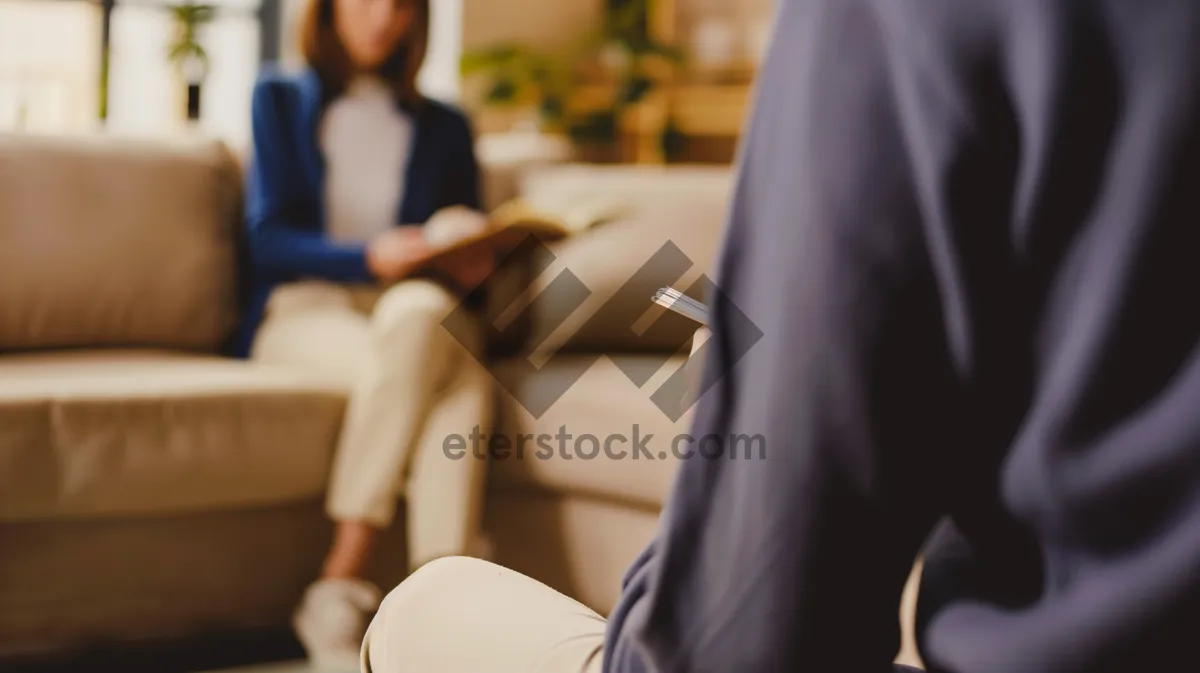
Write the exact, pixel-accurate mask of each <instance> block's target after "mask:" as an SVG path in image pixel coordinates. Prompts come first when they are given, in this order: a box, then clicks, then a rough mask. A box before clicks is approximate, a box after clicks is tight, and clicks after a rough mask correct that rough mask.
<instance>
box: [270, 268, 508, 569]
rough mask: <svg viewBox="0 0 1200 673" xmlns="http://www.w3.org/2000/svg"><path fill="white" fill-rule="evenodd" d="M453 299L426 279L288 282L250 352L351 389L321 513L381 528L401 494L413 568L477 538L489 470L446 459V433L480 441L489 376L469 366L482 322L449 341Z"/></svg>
mask: <svg viewBox="0 0 1200 673" xmlns="http://www.w3.org/2000/svg"><path fill="white" fill-rule="evenodd" d="M458 301H459V300H458V298H457V297H455V295H453V294H452V293H450V292H448V291H447V290H445V289H444V288H442V287H441V286H439V285H437V284H436V283H433V282H431V281H425V280H411V281H405V282H402V283H399V284H397V285H395V286H393V287H391V288H390V289H388V290H387V291H385V292H382V293H381V292H380V291H379V290H377V289H375V288H369V287H368V288H360V287H346V286H340V285H336V284H331V283H324V282H303V283H296V284H291V285H287V286H283V287H281V288H279V290H277V291H276V293H275V295H273V296H272V298H271V303H270V305H269V306H268V309H267V317H266V320H265V321H264V323H263V326H262V328H261V329H260V330H259V334H258V336H257V337H256V340H255V346H254V349H253V352H252V358H253V359H254V360H256V361H258V362H262V363H266V364H274V365H284V366H289V367H293V368H298V369H304V370H306V371H309V372H311V373H313V374H314V375H317V376H319V377H321V378H323V379H324V380H327V381H329V382H330V383H331V384H333V385H337V386H338V387H341V388H343V389H345V390H346V391H348V392H349V395H350V400H349V403H348V405H347V409H346V417H345V420H344V422H343V425H342V435H341V440H340V442H339V446H338V450H337V454H336V455H335V457H334V464H333V470H332V475H331V478H330V486H329V495H328V499H327V509H328V512H329V515H330V517H331V518H333V519H335V520H339V521H364V522H367V523H369V524H371V525H374V526H376V527H379V528H385V527H387V526H388V525H389V524H390V523H391V520H392V517H393V514H394V512H395V509H396V503H397V499H398V498H399V496H400V493H401V491H402V490H407V496H408V501H409V512H408V522H407V523H408V526H407V529H408V535H409V556H410V558H411V559H412V562H411V564H410V565H411V566H412V567H414V568H415V567H418V566H419V565H420V564H422V563H424V562H426V561H429V560H431V559H433V558H438V557H441V556H451V555H459V554H466V553H469V551H470V548H471V546H472V545H473V544H474V543H475V541H476V539H477V537H478V535H479V529H480V519H481V509H482V497H483V490H484V485H485V484H484V482H485V478H486V467H487V461H486V460H481V459H479V458H477V457H475V456H474V455H472V454H470V453H468V455H467V456H465V457H463V458H461V459H458V460H453V459H451V458H448V457H446V455H445V453H444V451H443V445H444V442H445V438H446V437H447V436H450V435H460V436H463V437H465V438H467V441H468V442H469V441H470V439H469V437H470V435H471V433H472V432H475V431H476V428H478V429H479V430H480V431H483V432H486V431H487V428H488V423H489V422H490V417H491V411H492V381H491V376H490V374H488V372H487V370H486V369H485V368H484V367H483V366H482V365H480V364H479V362H478V360H477V359H476V358H475V354H476V353H479V352H480V351H481V349H482V344H481V339H480V338H479V337H480V331H479V329H478V325H475V324H467V323H464V324H460V325H455V330H454V335H453V336H452V335H451V333H450V332H448V331H447V330H446V328H445V327H443V326H442V322H443V320H444V319H445V318H446V317H447V316H448V315H449V314H450V313H451V311H452V310H453V309H454V308H455V307H456V306H457V304H458ZM467 320H468V321H469V318H468V319H467ZM456 337H457V338H456ZM460 341H461V342H460ZM464 343H465V345H464ZM414 453H415V455H414ZM410 463H412V464H411V465H410ZM410 470H411V478H410V479H409V480H408V483H407V484H406V483H405V475H406V473H408V472H409V471H410ZM405 486H407V488H406V489H405Z"/></svg>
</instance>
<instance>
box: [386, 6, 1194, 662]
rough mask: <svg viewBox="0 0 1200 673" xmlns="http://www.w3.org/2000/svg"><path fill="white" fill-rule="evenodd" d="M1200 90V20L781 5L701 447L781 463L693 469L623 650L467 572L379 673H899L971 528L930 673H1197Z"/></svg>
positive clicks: (632, 591)
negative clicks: (914, 594) (913, 610)
mask: <svg viewBox="0 0 1200 673" xmlns="http://www.w3.org/2000/svg"><path fill="white" fill-rule="evenodd" d="M1198 66H1200V2H1196V0H1152V1H1151V0H1108V1H1105V0H1078V1H1071V0H781V5H780V8H779V12H778V29H777V32H776V35H775V39H774V42H773V45H772V48H771V50H770V54H769V57H768V59H767V63H766V65H765V66H764V70H763V72H762V73H761V75H760V81H759V93H758V99H757V101H756V104H755V109H754V112H753V116H752V119H751V121H750V125H749V128H748V132H747V135H746V137H745V140H744V147H743V153H742V157H741V164H740V168H739V175H738V184H737V189H736V196H735V203H734V205H733V207H732V209H731V211H730V225H729V232H728V237H727V240H726V242H725V248H724V252H723V256H722V259H721V262H720V266H719V270H718V271H719V277H718V279H717V280H718V284H719V285H720V286H721V288H722V289H723V291H724V294H720V295H719V296H716V297H712V298H711V299H712V301H713V309H714V310H713V320H714V325H713V337H712V340H711V341H710V342H709V346H706V348H708V349H709V351H710V355H709V356H708V365H709V367H708V369H707V372H708V376H709V378H710V379H716V378H717V376H716V375H717V374H720V373H723V372H730V373H729V374H728V375H726V376H725V377H723V378H720V379H719V380H718V381H717V382H716V384H715V386H714V387H713V388H712V389H711V390H710V391H709V392H708V393H707V394H706V395H704V396H703V397H702V398H701V400H700V403H699V405H698V407H697V409H696V414H695V418H696V421H695V425H694V427H693V429H692V433H691V434H692V435H693V436H695V437H707V436H711V435H715V436H717V437H724V438H729V437H731V436H755V435H761V436H763V437H765V438H766V444H767V455H766V457H765V459H758V458H757V457H747V456H746V455H745V454H744V453H743V454H742V455H734V456H731V455H726V456H724V457H719V458H716V459H707V460H706V459H702V458H698V457H697V458H693V459H691V460H687V461H684V462H683V465H682V467H681V470H680V473H679V476H678V481H677V483H676V485H675V488H674V491H673V493H672V495H671V499H670V501H669V503H668V505H667V507H666V508H665V511H664V514H663V520H662V522H661V528H660V532H659V535H658V537H657V538H656V539H655V540H654V541H653V543H652V544H651V545H650V546H649V547H648V548H647V549H646V551H645V552H644V553H643V554H642V556H641V557H640V558H639V559H638V561H637V562H636V563H635V564H634V566H633V568H632V569H631V570H630V573H629V575H628V576H627V578H626V582H625V587H624V595H623V598H622V601H621V603H620V604H619V606H618V607H617V609H616V610H615V611H614V613H613V615H612V619H611V621H610V622H609V623H608V625H607V629H606V630H605V628H604V625H603V621H602V620H601V619H600V618H599V617H598V616H597V615H595V614H594V613H591V612H590V611H588V610H587V609H586V608H583V607H582V606H580V605H578V604H576V603H574V602H573V601H570V600H569V599H567V598H566V597H564V596H561V595H558V594H555V593H554V592H552V591H550V590H549V589H546V588H545V587H543V586H541V585H539V584H537V583H536V582H533V581H532V580H529V579H528V578H524V577H520V576H516V575H515V573H511V571H506V570H504V569H503V568H498V567H496V566H490V565H488V564H484V563H483V562H472V561H469V560H463V559H456V560H451V561H445V562H439V563H435V564H431V566H432V567H430V566H427V568H426V569H422V570H421V571H419V572H418V573H417V574H416V575H414V576H413V577H412V578H411V579H409V580H408V581H406V582H405V583H403V584H401V585H400V587H399V588H397V589H396V591H394V592H393V594H392V595H391V597H390V598H389V599H388V601H386V602H385V604H384V607H383V608H382V609H381V612H380V615H379V616H377V617H376V621H375V623H374V624H373V626H372V632H371V633H369V634H368V637H367V639H366V641H365V643H364V648H363V662H364V666H363V670H364V671H371V672H373V673H408V672H409V671H412V672H414V673H423V672H424V671H433V670H436V671H439V672H441V673H473V672H474V671H476V670H480V669H479V666H480V665H486V666H487V667H488V668H489V670H494V671H505V672H507V671H512V672H513V673H516V672H517V671H520V673H530V672H531V671H536V672H538V673H566V672H567V671H571V672H572V673H574V672H575V671H584V670H586V671H588V672H589V673H593V672H594V671H597V670H598V669H600V668H601V666H602V667H603V670H604V671H606V672H607V673H649V672H655V673H697V672H700V671H705V672H709V671H711V672H712V673H777V672H778V673H792V672H798V671H814V672H818V673H832V672H835V671H836V672H838V673H868V672H872V673H874V672H881V671H885V670H890V667H891V662H892V658H893V657H894V656H895V654H896V651H897V649H898V644H899V628H898V624H897V622H898V619H897V613H898V606H899V602H900V595H901V590H902V588H903V585H904V582H905V578H906V577H907V575H908V572H909V569H910V566H911V564H912V561H913V558H914V556H915V555H916V554H917V552H918V550H919V547H920V546H921V544H922V542H923V541H924V540H925V538H926V536H927V535H928V534H929V532H930V530H931V529H932V528H933V526H934V524H935V523H936V522H937V521H938V520H939V519H940V518H941V517H943V516H946V515H949V516H950V517H952V518H953V520H954V521H955V522H956V524H957V527H958V528H959V529H960V530H961V531H962V534H963V538H964V539H965V540H966V541H967V542H968V543H969V547H970V549H971V552H972V553H971V554H970V555H968V556H967V557H965V558H963V557H959V556H956V554H957V549H958V547H957V546H941V545H938V546H936V547H935V549H936V551H935V553H933V554H932V555H931V558H929V559H928V562H927V576H926V578H925V583H924V584H923V586H922V601H923V603H924V604H925V606H927V612H929V613H931V614H927V615H925V617H926V618H924V619H922V625H923V628H922V629H921V633H920V634H919V635H920V641H921V644H922V655H923V657H924V659H925V662H926V664H927V665H928V667H929V668H930V670H932V671H939V672H942V673H1110V672H1111V673H1132V672H1139V673H1140V672H1142V671H1145V672H1146V673H1158V672H1163V671H1176V670H1191V669H1194V668H1195V666H1194V664H1191V663H1190V662H1192V661H1194V659H1195V658H1196V656H1197V648H1200V638H1197V636H1196V632H1197V629H1200V296H1198V295H1200V96H1198V92H1200V67H1198ZM739 312H744V313H745V315H746V316H747V317H748V318H749V320H750V321H751V322H752V323H753V327H751V326H748V325H747V324H746V323H745V322H744V321H741V320H739V319H738V318H737V317H736V316H737V315H738V313H739ZM759 330H761V336H762V338H761V340H759V341H755V339H756V338H757V337H758V336H759ZM742 354H744V357H740V359H739V356H740V355H742ZM735 365H736V366H735ZM693 448H695V447H693ZM705 448H707V449H708V450H710V451H711V450H712V446H711V443H710V444H709V446H707V447H705ZM727 448H730V449H731V450H733V447H727ZM468 627H470V628H468ZM468 633H469V634H471V635H469V636H464V635H462V634H468ZM602 637H603V638H604V644H603V649H602V654H603V663H602V664H601V657H600V655H601V646H600V644H599V641H600V639H601V638H602ZM463 638H470V639H472V643H473V645H474V647H470V648H466V647H462V646H461V644H460V643H459V641H460V640H462V639H463Z"/></svg>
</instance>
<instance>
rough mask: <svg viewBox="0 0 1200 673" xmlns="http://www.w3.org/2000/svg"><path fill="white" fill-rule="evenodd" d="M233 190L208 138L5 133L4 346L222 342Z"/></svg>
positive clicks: (220, 154)
mask: <svg viewBox="0 0 1200 673" xmlns="http://www.w3.org/2000/svg"><path fill="white" fill-rule="evenodd" d="M239 183H240V178H239V175H238V172H237V169H236V166H235V163H234V160H233V158H232V156H231V155H230V154H229V152H228V151H226V150H225V148H224V146H223V145H221V144H220V143H217V142H215V141H204V140H180V141H176V142H172V143H167V142H165V141H144V140H141V141H135V140H130V139H117V138H106V137H71V138H65V137H39V136H7V137H2V136H0V351H5V350H23V349H37V348H50V347H92V346H125V347H134V346H138V347H162V348H183V349H196V350H203V351H213V350H214V349H216V348H217V347H219V346H220V344H221V342H222V341H223V340H224V339H225V338H226V337H227V335H228V334H229V332H230V330H231V329H232V327H233V325H234V321H235V320H236V316H237V290H236V269H237V257H236V254H235V253H236V244H237V241H238V238H239V233H238V232H239V222H240V210H241V208H240V204H239V199H240V187H239Z"/></svg>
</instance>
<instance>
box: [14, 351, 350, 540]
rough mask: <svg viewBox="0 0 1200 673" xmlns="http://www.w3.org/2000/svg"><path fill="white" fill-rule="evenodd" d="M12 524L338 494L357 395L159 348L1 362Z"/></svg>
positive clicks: (256, 368)
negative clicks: (350, 400) (336, 470)
mask: <svg viewBox="0 0 1200 673" xmlns="http://www.w3.org/2000/svg"><path fill="white" fill-rule="evenodd" d="M0 381H3V382H4V384H3V385H2V386H0V519H3V520H10V521H11V520H32V519H47V518H79V517H101V516H116V515H147V514H160V513H168V512H186V511H196V510H205V509H212V508H219V507H233V506H246V505H257V504H276V503H283V502H289V501H296V500H300V499H303V498H311V497H314V496H316V495H319V494H321V493H322V492H324V489H325V484H326V476H327V473H328V464H329V460H330V456H331V454H332V450H333V446H334V442H335V440H336V437H337V432H338V427H339V425H340V423H341V415H342V407H343V406H344V401H343V396H342V395H341V394H340V393H338V392H336V391H333V390H330V389H328V388H326V387H322V386H321V385H319V384H316V383H310V382H308V381H307V380H305V379H303V378H300V376H299V375H296V374H293V373H291V372H285V371H278V370H272V369H267V368H264V367H262V366H260V365H254V364H250V363H246V362H241V361H233V360H223V359H219V358H213V357H204V356H185V355H176V354H166V353H157V352H151V351H112V352H99V351H97V352H79V353H57V354H39V355H8V356H2V357H0Z"/></svg>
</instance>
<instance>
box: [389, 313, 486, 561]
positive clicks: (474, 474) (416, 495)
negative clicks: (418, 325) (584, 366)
mask: <svg viewBox="0 0 1200 673" xmlns="http://www.w3.org/2000/svg"><path fill="white" fill-rule="evenodd" d="M450 319H451V320H454V321H455V322H454V324H448V325H447V328H448V329H449V331H447V329H443V330H441V331H440V332H439V337H438V338H440V339H442V340H445V341H446V342H447V343H444V344H443V345H442V346H441V347H440V348H441V349H444V350H445V351H446V352H447V353H448V354H449V358H450V362H449V378H448V380H447V381H446V382H445V384H444V385H443V386H442V387H441V388H440V389H439V391H438V392H437V394H436V396H435V398H434V403H433V406H432V408H431V409H430V411H429V415H428V417H427V419H426V421H425V427H424V430H423V431H422V432H421V436H420V439H419V441H418V442H417V446H416V448H415V451H414V455H413V466H412V471H411V476H410V477H409V478H408V484H407V496H406V500H407V505H408V510H407V518H408V556H409V570H410V571H412V570H416V569H417V568H420V567H421V566H423V565H424V564H426V563H428V562H429V561H432V560H434V559H437V558H441V557H444V556H464V555H465V556H477V557H480V558H489V557H490V550H489V549H488V548H487V546H488V545H487V543H486V542H485V541H484V538H483V535H482V533H481V529H482V525H481V520H482V516H483V497H484V491H485V490H486V479H487V465H488V461H487V458H486V449H487V446H486V442H485V440H484V439H483V437H484V436H485V435H486V434H487V432H488V430H489V425H490V422H491V417H492V406H493V404H494V384H493V382H492V377H491V374H489V373H488V371H487V369H486V368H485V367H484V366H483V365H482V364H481V363H480V360H479V359H478V358H479V356H480V353H481V352H482V349H483V344H482V338H481V332H480V329H479V324H478V321H477V318H476V317H475V316H474V315H472V314H468V313H463V312H455V313H454V314H452V316H451V318H450ZM459 442H461V444H460V443H459ZM447 445H449V446H450V450H449V451H448V450H447ZM460 446H461V447H462V450H461V451H460V450H458V449H459V447H460Z"/></svg>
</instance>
